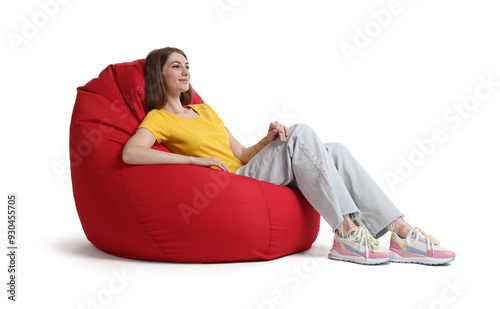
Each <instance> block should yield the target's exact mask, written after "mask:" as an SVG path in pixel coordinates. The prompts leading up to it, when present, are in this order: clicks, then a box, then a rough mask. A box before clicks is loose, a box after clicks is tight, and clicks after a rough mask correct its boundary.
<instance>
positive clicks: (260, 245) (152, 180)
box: [70, 59, 320, 262]
mask: <svg viewBox="0 0 500 309" xmlns="http://www.w3.org/2000/svg"><path fill="white" fill-rule="evenodd" d="M143 68H144V60H143V59H140V60H137V61H134V62H128V63H121V64H115V65H110V66H108V67H107V68H106V69H104V70H103V71H102V72H101V74H100V75H99V77H98V78H95V79H93V80H91V81H90V82H89V83H88V84H86V85H85V86H83V87H79V88H78V89H77V90H78V93H77V98H76V102H75V106H74V110H73V116H72V119H71V126H70V157H71V176H72V183H73V194H74V198H75V204H76V208H77V211H78V215H79V218H80V221H81V223H82V227H83V230H84V232H85V234H86V236H87V238H88V240H89V241H90V242H91V243H92V244H94V245H95V246H96V247H97V248H99V249H101V250H103V251H105V252H107V253H109V254H112V255H116V256H120V257H124V258H132V259H143V260H160V261H172V262H227V261H247V260H269V259H274V258H277V257H280V256H283V255H287V254H291V253H295V252H298V251H302V250H306V249H309V248H310V247H311V245H312V243H313V242H314V240H315V239H316V237H317V235H318V231H319V222H320V217H319V214H318V213H317V212H316V211H315V210H314V209H313V208H312V206H311V205H309V203H308V202H307V201H306V200H305V199H304V197H303V196H302V195H301V194H300V192H299V191H298V190H294V189H290V188H288V187H281V186H276V185H273V184H270V183H266V182H262V181H257V180H255V179H251V178H248V177H243V176H239V175H234V174H230V173H225V172H221V171H218V170H214V169H211V168H205V167H197V166H188V165H128V164H125V163H124V162H123V161H122V159H121V153H122V149H123V146H124V145H125V143H126V142H127V141H128V139H129V138H130V137H131V136H132V134H134V132H135V130H136V129H137V127H138V126H139V124H140V122H141V121H142V119H143V118H144V117H145V115H146V111H145V108H144V78H143ZM192 103H193V104H197V103H203V100H202V99H201V98H200V96H199V95H198V94H195V96H194V98H193V102H192ZM154 147H155V148H156V149H159V150H163V151H168V149H167V148H166V147H165V146H163V145H160V146H154Z"/></svg>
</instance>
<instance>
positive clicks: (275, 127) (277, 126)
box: [267, 121, 288, 142]
mask: <svg viewBox="0 0 500 309" xmlns="http://www.w3.org/2000/svg"><path fill="white" fill-rule="evenodd" d="M276 136H277V137H278V138H279V139H280V141H282V142H285V141H286V137H287V136H288V128H287V127H285V126H284V125H282V124H281V123H279V122H277V121H275V122H271V124H270V125H269V132H268V133H267V138H268V140H269V142H272V141H273V140H274V139H275V138H276Z"/></svg>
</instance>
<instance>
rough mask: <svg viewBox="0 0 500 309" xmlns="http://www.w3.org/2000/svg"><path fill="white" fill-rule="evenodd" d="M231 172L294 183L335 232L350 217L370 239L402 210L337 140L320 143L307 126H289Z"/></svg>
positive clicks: (278, 183)
mask: <svg viewBox="0 0 500 309" xmlns="http://www.w3.org/2000/svg"><path fill="white" fill-rule="evenodd" d="M235 174H238V175H242V176H247V177H252V178H255V179H257V180H262V181H266V182H270V183H273V184H276V185H281V186H286V185H289V186H296V187H298V188H299V190H300V191H301V192H302V194H303V195H304V197H305V198H306V199H307V200H308V201H309V203H311V205H312V206H313V207H314V208H315V209H316V211H318V213H319V214H320V215H321V216H322V217H323V218H324V219H325V220H326V222H327V223H328V224H329V225H330V226H331V227H332V229H333V230H334V231H335V230H336V229H337V228H338V227H339V225H340V224H341V223H342V221H343V220H344V218H343V216H344V215H350V216H351V217H353V218H354V221H355V222H356V223H358V224H361V225H362V226H364V227H366V228H367V229H368V231H369V232H370V233H371V234H372V235H373V236H374V237H376V238H378V237H380V236H382V235H384V234H385V233H386V232H387V229H386V228H385V227H386V226H388V225H389V224H391V223H392V222H394V221H395V220H396V219H397V218H399V217H402V216H403V214H402V213H401V212H400V211H399V210H398V209H397V208H396V206H394V204H393V203H392V202H391V200H390V199H389V198H388V197H387V195H386V194H385V193H384V192H383V191H382V189H381V188H380V187H379V186H378V185H377V184H376V183H375V181H374V180H373V178H372V177H370V175H369V174H368V173H367V172H366V171H365V169H364V168H363V167H362V166H361V165H360V164H359V163H358V162H357V161H356V159H355V158H354V157H353V156H352V154H351V152H350V151H349V150H348V149H347V148H346V147H345V146H344V145H342V144H340V143H328V144H323V143H322V142H321V140H320V139H319V137H318V136H317V135H316V133H314V131H313V130H312V129H311V128H310V127H309V126H307V125H304V124H296V125H293V126H291V127H290V128H289V134H288V137H287V139H286V142H284V143H283V142H281V141H280V140H279V139H278V138H276V139H275V140H274V141H273V142H271V143H270V144H269V145H267V146H266V147H264V149H262V150H261V151H260V152H259V153H258V154H257V155H256V156H255V157H253V158H252V160H250V162H248V163H247V164H246V165H244V166H243V167H241V168H239V169H238V170H237V171H236V172H235Z"/></svg>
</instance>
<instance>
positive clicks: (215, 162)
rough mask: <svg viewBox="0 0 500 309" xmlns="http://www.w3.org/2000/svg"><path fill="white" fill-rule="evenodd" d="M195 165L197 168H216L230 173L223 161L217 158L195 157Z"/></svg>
mask: <svg viewBox="0 0 500 309" xmlns="http://www.w3.org/2000/svg"><path fill="white" fill-rule="evenodd" d="M193 159H194V161H193V165H197V166H215V167H218V168H220V169H221V170H222V171H224V172H229V169H228V168H227V166H226V164H224V163H223V162H222V161H221V160H219V159H217V158H216V157H203V158H199V157H195V158H193Z"/></svg>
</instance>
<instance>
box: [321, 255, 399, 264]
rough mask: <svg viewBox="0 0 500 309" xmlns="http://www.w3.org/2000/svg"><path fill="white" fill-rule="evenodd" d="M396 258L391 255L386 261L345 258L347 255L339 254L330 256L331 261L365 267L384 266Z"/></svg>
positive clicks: (356, 257) (360, 257)
mask: <svg viewBox="0 0 500 309" xmlns="http://www.w3.org/2000/svg"><path fill="white" fill-rule="evenodd" d="M393 257H394V254H393V255H391V256H390V257H389V258H384V259H367V258H366V257H364V256H345V255H340V254H338V253H337V252H334V253H332V252H330V253H329V254H328V258H329V259H330V260H337V261H343V262H351V263H356V264H363V265H378V264H384V263H387V262H390V261H391V260H392V259H393Z"/></svg>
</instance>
